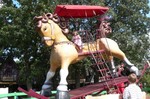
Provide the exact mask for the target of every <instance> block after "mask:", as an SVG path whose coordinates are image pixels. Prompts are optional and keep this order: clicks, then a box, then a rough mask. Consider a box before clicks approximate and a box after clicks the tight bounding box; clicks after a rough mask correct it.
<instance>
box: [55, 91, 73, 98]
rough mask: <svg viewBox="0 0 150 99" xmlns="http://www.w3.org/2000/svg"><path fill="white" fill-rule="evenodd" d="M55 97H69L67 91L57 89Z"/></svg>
mask: <svg viewBox="0 0 150 99" xmlns="http://www.w3.org/2000/svg"><path fill="white" fill-rule="evenodd" d="M56 99H70V95H69V93H68V91H59V90H57V93H56Z"/></svg>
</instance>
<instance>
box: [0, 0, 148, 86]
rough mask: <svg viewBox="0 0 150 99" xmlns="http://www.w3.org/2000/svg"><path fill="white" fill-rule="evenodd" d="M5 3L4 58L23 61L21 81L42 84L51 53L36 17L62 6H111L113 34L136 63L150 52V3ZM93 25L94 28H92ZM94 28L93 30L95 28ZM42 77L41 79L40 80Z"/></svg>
mask: <svg viewBox="0 0 150 99" xmlns="http://www.w3.org/2000/svg"><path fill="white" fill-rule="evenodd" d="M15 1H17V2H18V4H14V3H13V1H12V0H4V1H3V2H4V6H3V7H2V8H1V9H0V45H1V46H0V48H1V49H0V55H11V56H13V57H14V58H17V59H19V63H18V64H19V65H18V66H19V70H20V79H19V82H25V81H27V82H28V81H29V82H30V83H31V82H32V81H33V79H34V80H36V81H37V82H39V84H41V83H42V82H43V81H44V77H45V74H46V72H47V69H48V68H49V64H48V62H49V54H48V53H49V51H50V48H46V47H45V46H44V45H43V44H42V43H41V41H40V38H39V36H38V34H37V33H36V32H35V30H34V25H33V18H34V16H36V15H37V16H39V15H42V14H43V13H47V12H52V13H53V11H54V9H55V7H56V5H58V4H82V5H101V6H108V7H110V11H109V12H108V14H110V15H112V16H113V20H112V24H111V26H112V29H113V33H112V34H111V35H109V37H111V38H112V39H114V40H116V41H117V42H118V43H119V45H120V47H121V49H122V50H123V51H124V52H125V53H126V55H127V56H128V57H129V59H131V60H132V61H133V62H134V63H135V64H138V63H140V62H141V60H142V58H143V56H144V55H146V54H147V53H149V52H148V49H149V45H150V42H149V40H148V39H149V38H148V36H147V33H148V31H149V28H150V18H148V17H146V14H148V13H149V11H150V7H149V6H148V0H142V1H141V0H101V1H99V0H15ZM90 26H91V25H90ZM91 28H93V27H91ZM39 76H40V77H39Z"/></svg>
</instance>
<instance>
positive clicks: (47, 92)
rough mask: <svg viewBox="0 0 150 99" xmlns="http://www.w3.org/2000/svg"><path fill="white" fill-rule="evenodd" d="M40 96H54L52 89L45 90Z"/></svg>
mask: <svg viewBox="0 0 150 99" xmlns="http://www.w3.org/2000/svg"><path fill="white" fill-rule="evenodd" d="M40 94H41V95H43V96H45V97H50V96H51V95H52V93H51V90H50V89H44V90H42V91H41V93H40Z"/></svg>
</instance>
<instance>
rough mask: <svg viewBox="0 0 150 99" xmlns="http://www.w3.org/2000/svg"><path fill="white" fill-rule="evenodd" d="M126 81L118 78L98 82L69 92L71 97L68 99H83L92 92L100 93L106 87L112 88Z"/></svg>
mask: <svg viewBox="0 0 150 99" xmlns="http://www.w3.org/2000/svg"><path fill="white" fill-rule="evenodd" d="M127 81H128V79H127V77H118V78H114V79H111V80H108V81H107V82H106V81H105V82H99V83H96V84H91V85H87V86H85V87H81V88H77V89H74V90H71V91H70V92H69V93H70V96H71V98H70V99H84V97H85V96H86V95H89V94H92V93H94V92H101V91H103V90H106V89H108V87H107V85H109V86H114V85H117V84H120V83H124V82H127Z"/></svg>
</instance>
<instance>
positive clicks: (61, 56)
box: [34, 13, 138, 96]
mask: <svg viewBox="0 0 150 99" xmlns="http://www.w3.org/2000/svg"><path fill="white" fill-rule="evenodd" d="M34 21H35V22H36V23H37V24H36V30H37V32H38V33H39V35H40V36H41V37H42V40H43V41H44V43H45V44H46V45H47V46H51V47H52V49H51V54H50V69H49V71H48V73H47V76H46V80H45V82H44V84H43V86H42V90H41V94H42V95H45V96H48V95H49V94H50V90H51V84H52V82H51V79H52V77H53V76H54V74H55V71H56V69H57V68H59V67H61V69H60V82H59V85H58V87H57V91H62V92H63V91H67V90H68V88H67V84H68V83H67V81H66V78H67V76H68V73H69V71H68V67H69V65H70V64H73V63H76V62H78V61H79V60H81V59H83V58H85V57H87V55H81V56H80V55H78V51H77V49H76V48H75V45H74V44H73V43H72V42H71V41H69V39H68V38H67V37H66V36H65V35H64V33H63V32H62V31H63V30H62V28H60V26H59V23H58V21H59V20H58V17H56V16H54V15H53V14H51V13H47V14H44V15H43V16H36V17H35V18H34ZM93 45H94V46H93ZM101 49H104V50H105V51H106V53H107V55H108V59H110V60H112V57H113V56H114V57H117V58H119V59H121V60H123V61H124V62H126V63H127V64H128V65H129V66H130V69H131V70H133V71H135V72H136V73H138V69H137V68H136V67H135V66H134V65H133V64H132V63H131V62H130V61H129V60H128V59H127V57H126V55H125V54H124V53H123V52H122V51H121V50H120V49H119V47H118V44H117V43H116V42H115V41H113V40H111V39H109V38H100V39H97V40H96V41H95V42H92V43H84V44H83V52H89V51H91V52H92V51H97V50H101Z"/></svg>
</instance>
